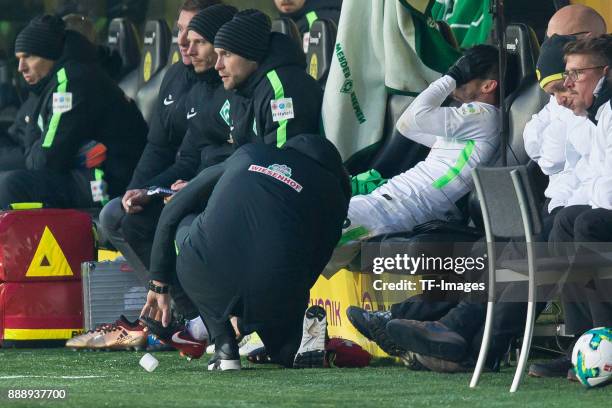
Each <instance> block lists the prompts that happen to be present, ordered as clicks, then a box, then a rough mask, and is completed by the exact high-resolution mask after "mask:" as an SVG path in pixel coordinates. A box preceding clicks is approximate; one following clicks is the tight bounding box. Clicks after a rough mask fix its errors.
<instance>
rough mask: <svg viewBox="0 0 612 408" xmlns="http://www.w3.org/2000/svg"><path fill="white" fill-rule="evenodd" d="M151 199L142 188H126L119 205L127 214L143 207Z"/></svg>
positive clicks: (137, 211) (134, 212)
mask: <svg viewBox="0 0 612 408" xmlns="http://www.w3.org/2000/svg"><path fill="white" fill-rule="evenodd" d="M150 201H151V197H150V196H148V195H147V190H146V189H144V188H141V189H134V190H128V191H126V192H125V194H124V195H123V198H122V199H121V205H123V209H124V210H125V212H126V213H127V214H136V213H139V212H141V211H142V210H143V209H144V206H145V205H147V204H148V203H149V202H150Z"/></svg>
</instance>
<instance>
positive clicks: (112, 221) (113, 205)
mask: <svg viewBox="0 0 612 408" xmlns="http://www.w3.org/2000/svg"><path fill="white" fill-rule="evenodd" d="M124 216H125V212H124V211H123V208H122V206H121V197H117V198H114V199H112V200H111V201H110V202H109V203H108V204H106V205H105V206H104V207H103V208H102V211H101V212H100V225H102V228H104V229H105V230H108V231H117V230H119V229H120V228H121V219H122V218H123V217H124Z"/></svg>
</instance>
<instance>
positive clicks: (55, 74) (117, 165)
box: [24, 59, 147, 197]
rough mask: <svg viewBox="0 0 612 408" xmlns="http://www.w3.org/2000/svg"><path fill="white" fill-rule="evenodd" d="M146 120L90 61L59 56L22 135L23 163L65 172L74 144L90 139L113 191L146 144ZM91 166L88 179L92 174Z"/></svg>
mask: <svg viewBox="0 0 612 408" xmlns="http://www.w3.org/2000/svg"><path fill="white" fill-rule="evenodd" d="M146 133H147V124H146V123H145V121H144V119H143V118H142V115H141V114H140V111H139V110H138V108H137V107H136V105H135V104H134V102H133V101H130V100H128V98H126V96H125V94H124V93H123V91H122V90H121V89H120V88H119V87H118V86H117V84H115V82H114V81H113V80H112V79H110V77H108V75H106V74H105V73H104V72H103V71H102V70H101V68H99V67H98V66H97V65H95V64H85V63H80V62H76V61H74V60H64V59H62V60H59V61H57V62H56V64H55V66H54V69H53V71H52V72H51V73H50V76H49V77H48V79H47V82H46V85H45V86H44V88H43V89H42V91H41V92H40V98H39V100H38V104H37V106H36V108H35V110H34V112H33V114H32V117H31V120H30V122H29V123H28V124H27V129H26V134H25V136H24V139H25V140H24V144H25V146H26V147H25V159H26V168H27V169H29V170H50V171H55V172H60V173H66V172H69V171H70V170H72V169H74V168H75V167H76V163H75V162H76V157H77V152H78V151H79V149H80V148H81V147H82V146H83V145H84V144H85V143H87V142H88V141H91V140H95V141H97V142H100V143H103V144H104V145H105V146H106V148H107V153H106V156H107V159H106V161H105V162H104V163H103V164H102V168H101V170H103V172H104V176H103V179H104V180H105V181H106V183H108V194H109V196H110V197H115V196H118V195H119V194H122V193H123V192H124V191H125V188H126V186H127V184H128V181H129V180H130V177H131V175H132V173H133V171H134V168H135V166H136V163H137V161H138V158H139V157H140V154H141V153H142V149H143V148H144V145H145V140H146V139H145V138H146ZM94 174H95V172H94V170H93V169H91V179H92V180H93V179H94V178H97V177H96V176H95V175H94Z"/></svg>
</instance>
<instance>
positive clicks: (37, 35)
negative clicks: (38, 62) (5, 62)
mask: <svg viewBox="0 0 612 408" xmlns="http://www.w3.org/2000/svg"><path fill="white" fill-rule="evenodd" d="M64 35H65V23H64V21H63V20H62V19H61V18H59V17H57V16H52V15H49V14H47V15H44V16H40V17H34V18H33V19H32V20H31V21H30V22H29V23H28V25H27V26H25V28H24V29H23V30H21V32H20V33H19V34H18V35H17V39H16V40H15V52H25V53H26V54H31V55H36V56H39V57H42V58H47V59H50V60H57V59H59V58H60V57H61V56H62V51H63V48H64Z"/></svg>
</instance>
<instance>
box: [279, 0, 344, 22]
mask: <svg viewBox="0 0 612 408" xmlns="http://www.w3.org/2000/svg"><path fill="white" fill-rule="evenodd" d="M341 8H342V0H306V3H305V4H304V7H302V8H301V9H300V10H298V11H296V12H293V13H279V14H280V16H281V17H289V18H291V19H293V20H299V19H300V18H302V17H304V16H305V15H306V14H308V13H310V12H311V11H315V12H316V11H321V10H325V9H331V10H340V9H341Z"/></svg>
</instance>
